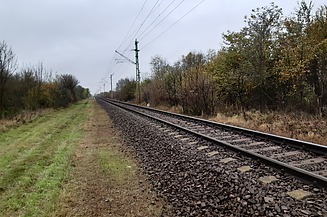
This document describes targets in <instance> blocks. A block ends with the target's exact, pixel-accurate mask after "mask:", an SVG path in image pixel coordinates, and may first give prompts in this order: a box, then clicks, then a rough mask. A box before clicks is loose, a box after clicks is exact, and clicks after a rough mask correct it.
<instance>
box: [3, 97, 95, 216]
mask: <svg viewBox="0 0 327 217" xmlns="http://www.w3.org/2000/svg"><path fill="white" fill-rule="evenodd" d="M89 107H90V103H89V102H88V101H83V102H80V103H78V104H76V105H72V106H71V107H69V108H67V109H60V110H57V111H55V112H53V113H48V114H46V115H44V116H43V117H40V118H38V119H36V120H35V121H34V122H32V123H28V124H25V125H21V126H20V127H17V128H16V129H11V130H8V131H6V132H4V133H2V134H0V141H1V143H0V147H1V151H0V166H1V167H0V174H1V179H0V216H48V214H49V213H50V212H53V211H54V210H55V208H56V205H57V199H58V195H59V194H60V191H61V190H62V187H63V183H64V182H65V180H66V178H67V175H68V173H69V171H70V167H71V165H70V158H71V155H72V153H73V152H74V150H75V148H76V145H77V144H78V142H79V141H80V139H81V138H82V135H83V128H82V126H83V124H84V122H85V120H86V117H87V112H86V111H87V109H88V108H89Z"/></svg>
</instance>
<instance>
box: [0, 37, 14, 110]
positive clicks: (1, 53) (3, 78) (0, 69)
mask: <svg viewBox="0 0 327 217" xmlns="http://www.w3.org/2000/svg"><path fill="white" fill-rule="evenodd" d="M16 69H17V59H16V56H15V54H14V52H13V50H12V49H11V47H8V45H7V44H6V42H5V41H2V42H0V112H1V113H2V112H3V110H4V93H5V85H6V83H7V81H8V79H9V78H10V77H11V76H12V75H13V73H14V72H15V70H16Z"/></svg>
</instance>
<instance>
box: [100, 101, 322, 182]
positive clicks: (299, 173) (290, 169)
mask: <svg viewBox="0 0 327 217" xmlns="http://www.w3.org/2000/svg"><path fill="white" fill-rule="evenodd" d="M99 99H100V100H102V101H104V102H106V103H110V104H112V105H114V106H117V107H119V108H121V109H124V110H127V111H130V112H133V113H136V114H139V115H141V116H144V117H147V118H150V119H152V120H155V121H158V122H160V123H164V124H166V125H168V126H171V127H173V128H176V129H179V130H182V131H184V132H187V133H191V134H193V135H194V136H197V137H200V138H203V139H205V140H207V141H210V142H213V143H215V144H218V145H221V146H224V147H226V148H228V149H230V150H232V151H234V152H237V153H241V154H243V155H246V156H248V157H251V158H254V159H257V160H260V161H262V162H264V163H266V164H268V165H270V166H272V167H274V168H277V169H280V170H282V171H285V172H287V173H289V174H291V175H294V176H296V177H298V178H299V179H302V180H305V181H307V182H310V183H313V184H314V185H318V186H321V187H324V188H326V187H327V178H326V177H323V176H320V175H317V174H315V173H311V172H309V171H306V170H304V169H301V168H297V167H294V166H291V165H289V164H286V163H283V162H280V161H277V160H275V159H271V158H269V157H266V156H263V155H261V154H258V153H254V152H251V151H249V150H246V149H244V148H241V147H237V146H234V145H231V144H229V143H227V142H225V141H221V140H218V139H215V138H212V137H210V136H207V135H204V134H202V133H198V132H195V131H193V130H190V129H187V128H185V127H181V126H179V125H176V124H173V123H171V122H168V121H166V120H162V119H160V118H157V117H154V116H151V115H148V114H144V113H142V112H140V111H136V110H133V109H131V108H126V107H124V106H121V105H119V103H121V102H118V101H116V102H113V101H111V100H110V101H109V100H105V99H102V98H99ZM122 104H125V103H122ZM127 105H130V104H127ZM172 114H173V113H172ZM174 115H175V114H174ZM187 117H188V116H187ZM199 120H201V119H199ZM210 123H211V122H210ZM241 129H242V128H241Z"/></svg>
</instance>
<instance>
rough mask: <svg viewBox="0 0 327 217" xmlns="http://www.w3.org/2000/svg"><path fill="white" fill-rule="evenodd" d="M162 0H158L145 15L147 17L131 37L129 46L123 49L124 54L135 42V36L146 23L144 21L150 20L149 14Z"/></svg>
mask: <svg viewBox="0 0 327 217" xmlns="http://www.w3.org/2000/svg"><path fill="white" fill-rule="evenodd" d="M159 1H160V0H157V1H156V3H155V4H154V5H153V7H152V8H151V10H150V12H149V13H148V15H147V16H146V17H145V19H144V20H143V22H142V23H141V25H140V26H139V28H138V29H137V31H136V33H135V34H134V36H133V37H132V39H131V42H130V43H129V44H128V46H127V47H126V49H125V50H124V51H123V54H124V53H125V52H126V51H127V50H128V47H129V45H130V44H131V43H132V42H133V40H134V38H135V37H136V35H137V34H138V33H139V31H140V29H141V28H142V26H143V25H144V23H145V22H146V21H147V20H148V18H149V16H150V15H151V14H152V13H153V11H154V9H155V7H156V5H157V4H158V2H159Z"/></svg>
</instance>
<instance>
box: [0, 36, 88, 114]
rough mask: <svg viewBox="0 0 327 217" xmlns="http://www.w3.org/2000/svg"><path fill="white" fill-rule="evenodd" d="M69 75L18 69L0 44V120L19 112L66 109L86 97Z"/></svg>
mask: <svg viewBox="0 0 327 217" xmlns="http://www.w3.org/2000/svg"><path fill="white" fill-rule="evenodd" d="M78 84H79V81H78V80H77V78H76V77H75V76H73V75H71V74H60V75H55V76H53V75H52V72H51V71H49V70H46V69H45V68H44V67H43V64H42V63H39V64H37V65H32V66H26V67H22V68H18V63H17V57H16V55H15V53H14V51H13V49H12V48H11V47H10V46H9V45H8V44H7V43H6V42H5V41H2V42H0V118H4V117H10V116H13V115H15V114H17V113H19V112H20V111H22V110H36V109H40V108H58V107H66V106H68V105H69V104H70V103H74V102H76V101H78V100H80V99H85V98H87V97H89V96H90V92H89V89H87V88H84V87H82V86H80V85H78Z"/></svg>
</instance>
